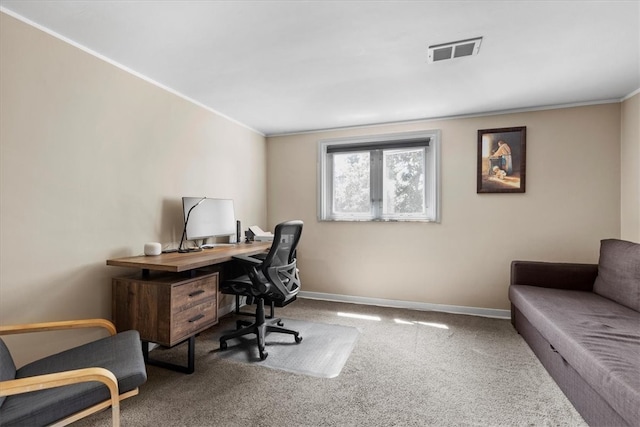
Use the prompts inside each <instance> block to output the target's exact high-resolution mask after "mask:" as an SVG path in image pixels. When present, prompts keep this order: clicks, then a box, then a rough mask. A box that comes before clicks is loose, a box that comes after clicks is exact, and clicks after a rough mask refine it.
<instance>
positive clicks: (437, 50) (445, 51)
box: [429, 37, 482, 62]
mask: <svg viewBox="0 0 640 427" xmlns="http://www.w3.org/2000/svg"><path fill="white" fill-rule="evenodd" d="M480 43H482V37H477V38H475V39H467V40H460V41H457V42H450V43H442V44H436V45H433V46H429V62H438V61H445V60H447V59H453V58H461V57H463V56H471V55H477V54H478V52H479V51H480Z"/></svg>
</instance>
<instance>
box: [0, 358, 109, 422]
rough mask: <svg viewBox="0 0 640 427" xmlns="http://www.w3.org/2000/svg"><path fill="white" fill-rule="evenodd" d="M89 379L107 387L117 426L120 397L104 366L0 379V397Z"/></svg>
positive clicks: (88, 380)
mask: <svg viewBox="0 0 640 427" xmlns="http://www.w3.org/2000/svg"><path fill="white" fill-rule="evenodd" d="M90 381H98V382H101V383H103V384H104V385H106V386H107V388H108V389H109V394H110V401H111V412H112V419H113V426H114V427H117V426H119V425H120V398H119V392H118V380H117V379H116V376H115V375H114V374H113V373H112V372H111V371H109V370H108V369H105V368H83V369H74V370H71V371H63V372H56V373H53V374H45V375H36V376H33V377H26V378H19V379H15V380H7V381H0V397H3V396H12V395H15V394H21V393H28V392H32V391H37V390H44V389H49V388H55V387H62V386H66V385H71V384H78V383H84V382H90Z"/></svg>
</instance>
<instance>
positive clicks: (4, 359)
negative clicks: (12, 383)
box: [0, 339, 16, 421]
mask: <svg viewBox="0 0 640 427" xmlns="http://www.w3.org/2000/svg"><path fill="white" fill-rule="evenodd" d="M15 378H16V365H15V363H14V362H13V357H11V353H9V349H8V348H7V346H6V344H5V343H4V341H2V340H1V339H0V381H7V380H13V379H15ZM5 399H6V396H5V397H0V407H2V404H3V403H4V401H5ZM0 421H2V419H1V418H0Z"/></svg>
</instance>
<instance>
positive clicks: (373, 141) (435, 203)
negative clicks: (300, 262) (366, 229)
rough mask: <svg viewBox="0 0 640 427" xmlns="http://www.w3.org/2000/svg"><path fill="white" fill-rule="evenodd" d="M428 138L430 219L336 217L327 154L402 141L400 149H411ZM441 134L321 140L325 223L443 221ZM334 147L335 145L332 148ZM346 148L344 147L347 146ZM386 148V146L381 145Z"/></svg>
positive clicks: (320, 212) (320, 205)
mask: <svg viewBox="0 0 640 427" xmlns="http://www.w3.org/2000/svg"><path fill="white" fill-rule="evenodd" d="M425 139H428V141H429V143H428V147H426V150H425V153H426V158H425V166H426V171H425V190H426V191H425V197H426V198H427V199H426V203H427V218H424V217H423V218H416V217H413V218H412V217H410V216H407V217H404V218H402V217H400V218H387V217H385V216H380V217H376V218H372V217H371V215H366V218H365V217H364V216H363V215H355V214H354V215H353V216H350V217H348V218H347V217H340V218H333V217H332V215H331V212H329V209H330V206H331V204H330V201H329V200H327V199H328V198H329V197H332V194H333V189H332V188H330V186H331V184H330V183H329V181H330V180H329V179H328V177H329V176H331V175H330V174H331V172H332V171H331V165H332V162H328V161H327V154H328V153H329V152H331V151H335V149H336V148H338V146H341V145H342V146H345V147H349V148H353V149H354V151H355V150H357V149H358V148H362V149H363V150H366V151H368V150H370V149H372V147H376V146H378V145H380V146H387V147H388V146H389V144H398V148H404V147H406V148H410V147H412V146H415V145H416V142H415V141H417V140H423V141H424V140H425ZM440 140H441V136H440V130H439V129H435V130H425V131H415V132H402V133H390V134H380V135H366V136H357V137H348V138H332V139H324V140H320V141H318V158H317V169H318V171H317V180H318V182H317V218H318V221H321V222H336V221H346V222H350V221H368V222H434V223H440V221H441V189H440V187H441V177H440V163H441V159H440V157H441V155H440V151H441V147H440V146H441V141H440ZM402 142H407V144H406V145H404V146H403V145H402V144H401V143H402ZM330 147H333V148H334V150H332V149H331V148H330ZM343 148H344V147H343ZM379 148H382V147H379Z"/></svg>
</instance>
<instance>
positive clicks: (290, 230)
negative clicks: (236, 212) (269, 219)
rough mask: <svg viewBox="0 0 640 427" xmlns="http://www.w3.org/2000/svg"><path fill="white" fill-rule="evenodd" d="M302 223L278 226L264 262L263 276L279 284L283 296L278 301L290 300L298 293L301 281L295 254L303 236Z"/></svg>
mask: <svg viewBox="0 0 640 427" xmlns="http://www.w3.org/2000/svg"><path fill="white" fill-rule="evenodd" d="M302 225H303V223H302V221H287V222H283V223H280V224H278V225H277V226H276V229H275V232H274V236H273V244H272V245H271V250H270V251H269V254H268V255H267V257H266V259H265V260H264V262H263V274H264V275H265V276H266V277H269V279H270V281H271V282H275V283H276V284H277V286H276V287H277V288H278V290H279V292H278V293H280V294H281V295H274V296H275V297H276V298H277V299H282V298H284V299H288V298H289V297H290V296H292V295H295V294H297V293H298V288H299V287H300V280H299V278H298V271H297V267H296V258H295V252H296V247H297V246H298V242H299V241H300V236H301V235H302Z"/></svg>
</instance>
